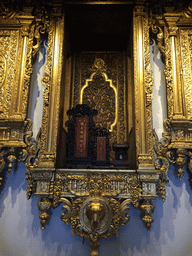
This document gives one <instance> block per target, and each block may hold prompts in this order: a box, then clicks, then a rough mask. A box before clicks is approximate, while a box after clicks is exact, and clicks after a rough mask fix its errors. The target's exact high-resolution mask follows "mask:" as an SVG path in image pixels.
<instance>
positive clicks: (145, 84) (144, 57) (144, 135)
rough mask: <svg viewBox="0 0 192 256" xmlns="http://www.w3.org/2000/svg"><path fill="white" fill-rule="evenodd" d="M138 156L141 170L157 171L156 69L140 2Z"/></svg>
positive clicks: (136, 46)
mask: <svg viewBox="0 0 192 256" xmlns="http://www.w3.org/2000/svg"><path fill="white" fill-rule="evenodd" d="M133 26H134V28H133V43H134V92H135V116H136V120H135V128H136V141H137V143H136V151H137V152H136V154H137V162H138V167H139V168H147V169H148V170H149V168H152V169H154V166H153V161H154V159H153V158H154V156H153V146H152V138H153V136H152V133H151V131H152V85H153V78H152V70H151V64H150V53H149V26H148V14H147V12H146V10H145V5H144V2H143V3H139V4H138V5H137V6H136V7H135V10H134V16H133Z"/></svg>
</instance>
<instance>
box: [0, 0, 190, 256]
mask: <svg viewBox="0 0 192 256" xmlns="http://www.w3.org/2000/svg"><path fill="white" fill-rule="evenodd" d="M172 2H174V5H173V3H172ZM114 12H115V13H116V15H113V14H114ZM85 17H86V18H85ZM108 20H111V22H107V21H108ZM119 24H120V25H121V26H120V25H119ZM42 36H44V38H46V40H47V41H48V47H47V56H46V66H45V69H44V76H43V79H42V84H43V86H44V95H43V116H42V125H41V129H40V131H39V133H38V135H37V138H36V139H35V140H33V138H32V136H33V134H32V132H31V121H30V120H29V119H28V116H27V109H28V106H29V93H30V86H31V85H30V79H31V74H32V72H33V66H32V64H33V63H34V62H35V56H36V53H37V52H38V50H39V47H40V45H41V37H42ZM116 37H118V39H119V43H118V44H117V43H116ZM152 38H153V39H154V40H155V41H156V43H157V45H158V47H159V50H160V51H161V54H162V61H163V62H164V64H165V70H164V73H165V77H166V87H167V110H168V116H167V119H166V120H165V121H164V126H165V132H164V134H163V137H164V142H163V143H160V142H159V141H158V138H157V135H156V134H155V132H154V130H153V126H152V97H153V96H152V90H153V74H152V69H151V64H150V51H149V46H150V39H152ZM191 61H192V2H191V3H187V4H185V3H184V2H180V1H166V0H165V1H158V0H156V1H150V0H149V1H147V0H146V1H145V0H143V1H137V0H135V1H68V2H63V1H61V0H57V1H56V0H52V1H51V0H49V1H43V0H42V1H32V0H31V1H21V2H20V4H19V1H1V3H0V149H1V151H0V170H3V168H4V166H5V164H7V165H8V171H9V172H11V169H12V165H13V163H14V162H15V161H25V162H26V174H27V180H28V186H27V197H28V199H29V198H30V196H31V195H32V194H35V195H36V196H37V197H39V198H40V201H39V203H38V208H39V210H40V211H41V214H40V216H39V217H40V219H41V225H42V229H44V228H45V226H46V223H47V219H48V218H49V209H50V208H51V207H53V208H55V207H57V205H58V204H60V203H62V204H63V210H64V212H63V213H61V220H63V221H64V222H65V223H66V224H69V223H70V224H71V229H72V234H73V233H75V234H77V235H79V236H82V237H84V238H87V239H89V240H90V247H91V249H92V252H91V255H92V256H94V255H98V247H99V242H100V240H101V239H102V238H107V237H108V236H112V235H118V232H119V228H120V225H124V224H126V223H127V222H128V221H129V220H130V217H129V215H128V213H127V210H129V204H132V205H133V206H134V207H137V208H140V209H141V211H142V220H143V222H144V224H145V226H146V228H147V231H150V228H151V225H152V222H153V221H154V219H153V217H152V216H151V214H152V213H153V211H154V208H155V207H154V206H153V204H152V200H155V199H156V198H157V196H158V195H160V196H161V197H162V199H165V198H166V188H165V183H166V182H167V181H168V179H167V175H168V169H169V164H170V163H176V164H177V166H178V176H179V177H180V178H182V176H183V175H184V171H183V169H182V168H183V166H184V165H185V164H188V165H189V170H190V171H192V160H191V157H192V151H191V149H192V100H191V99H192V88H191V87H192V81H191V80H192V77H191V72H192V65H191ZM186 157H188V159H189V161H188V160H186ZM187 161H188V162H187ZM2 193H3V192H2Z"/></svg>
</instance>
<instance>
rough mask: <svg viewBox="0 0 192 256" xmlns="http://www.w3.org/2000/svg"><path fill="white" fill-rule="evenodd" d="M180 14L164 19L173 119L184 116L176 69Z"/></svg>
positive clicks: (168, 14)
mask: <svg viewBox="0 0 192 256" xmlns="http://www.w3.org/2000/svg"><path fill="white" fill-rule="evenodd" d="M180 16H181V14H177V13H166V14H164V18H165V20H166V23H167V26H168V31H169V43H170V45H169V47H170V57H171V58H170V60H171V65H172V82H173V118H174V119H177V118H181V117H183V116H184V113H183V106H182V96H183V95H182V91H181V85H180V81H179V69H178V62H179V61H178V60H179V59H178V58H177V57H178V55H177V42H176V37H177V30H178V28H177V25H176V23H177V21H178V20H179V18H180Z"/></svg>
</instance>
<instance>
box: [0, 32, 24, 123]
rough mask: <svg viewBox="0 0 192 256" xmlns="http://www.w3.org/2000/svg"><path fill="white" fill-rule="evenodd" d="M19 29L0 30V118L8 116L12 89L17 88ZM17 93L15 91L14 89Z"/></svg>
mask: <svg viewBox="0 0 192 256" xmlns="http://www.w3.org/2000/svg"><path fill="white" fill-rule="evenodd" d="M18 41H19V30H0V54H1V55H0V118H1V119H2V118H8V117H9V113H10V111H11V109H10V104H11V97H10V96H11V95H12V90H13V88H14V90H17V86H15V81H17V79H16V76H17V73H16V70H17V68H16V67H17V64H18V61H19V60H20V58H19V54H18V53H19V51H17V50H18V49H17V48H18V47H17V45H18ZM15 93H17V91H15Z"/></svg>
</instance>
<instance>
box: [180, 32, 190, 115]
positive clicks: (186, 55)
mask: <svg viewBox="0 0 192 256" xmlns="http://www.w3.org/2000/svg"><path fill="white" fill-rule="evenodd" d="M180 44H181V62H182V63H181V64H182V72H181V76H182V78H183V86H184V95H185V103H186V110H187V117H188V118H189V119H191V118H192V77H191V74H192V29H180Z"/></svg>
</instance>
